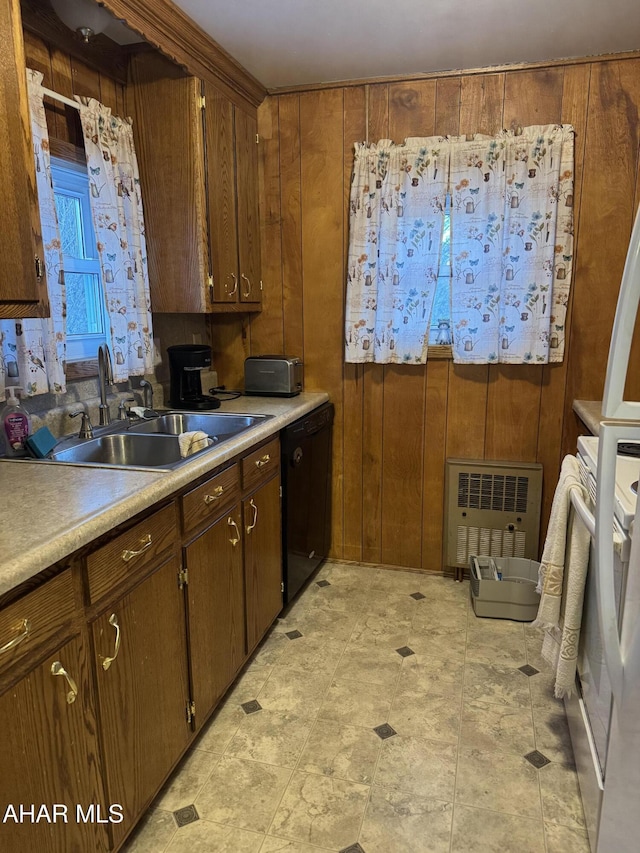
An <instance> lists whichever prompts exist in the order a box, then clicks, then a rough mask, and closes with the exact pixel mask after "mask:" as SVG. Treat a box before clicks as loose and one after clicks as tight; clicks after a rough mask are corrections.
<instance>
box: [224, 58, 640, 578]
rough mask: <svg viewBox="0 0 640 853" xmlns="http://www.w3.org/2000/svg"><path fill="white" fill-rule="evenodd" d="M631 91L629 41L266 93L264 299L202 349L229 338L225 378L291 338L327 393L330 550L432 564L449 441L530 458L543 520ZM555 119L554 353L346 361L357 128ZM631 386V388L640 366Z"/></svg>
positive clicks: (630, 131)
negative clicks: (541, 361)
mask: <svg viewBox="0 0 640 853" xmlns="http://www.w3.org/2000/svg"><path fill="white" fill-rule="evenodd" d="M639 107H640V60H639V59H637V58H624V57H623V56H620V57H614V58H613V59H612V60H609V61H585V62H584V63H568V64H566V65H555V66H552V67H548V68H531V69H526V68H525V69H522V68H519V69H517V70H516V69H514V70H509V71H505V72H500V73H486V74H482V73H481V74H468V75H465V74H464V73H462V74H458V75H451V76H448V77H438V78H433V79H421V80H420V81H417V82H416V81H406V82H397V81H393V82H384V81H382V82H379V83H375V84H370V85H362V86H354V87H342V88H336V87H334V88H326V89H320V90H314V91H308V92H299V93H298V92H296V93H288V94H281V95H277V96H271V97H268V98H267V100H266V101H265V102H264V103H263V105H262V106H261V107H260V109H259V124H260V128H259V129H260V134H261V137H262V147H263V150H262V154H263V163H262V172H261V177H262V199H261V202H262V244H263V270H262V273H263V280H264V310H263V312H262V314H261V315H260V316H257V317H255V318H252V319H251V321H250V323H249V328H247V324H246V323H245V324H244V327H243V328H242V329H240V327H239V326H238V327H237V330H236V333H235V334H234V332H233V328H232V327H230V326H229V323H233V322H235V323H236V324H238V322H239V321H238V320H235V321H234V320H231V321H226V322H227V325H226V326H225V327H224V330H222V329H219V328H218V327H219V323H218V321H216V320H215V319H214V320H213V321H212V334H213V340H214V349H215V341H216V340H217V339H218V340H219V341H220V342H222V340H224V344H223V345H222V346H219V347H218V349H219V351H220V353H221V354H222V353H223V352H224V353H225V358H226V363H225V366H224V373H226V375H227V376H229V377H232V380H233V381H234V382H239V381H240V380H241V376H242V358H243V357H244V355H246V354H248V353H250V352H251V353H252V354H260V353H265V352H272V353H277V352H280V353H284V352H286V353H287V354H293V355H300V356H301V357H302V358H303V359H304V363H305V384H306V388H307V389H310V390H313V389H323V390H326V391H328V392H329V394H330V395H331V398H332V400H333V401H334V403H335V405H336V422H335V439H334V469H333V547H332V553H333V555H334V556H335V557H338V558H343V559H348V560H362V561H364V562H369V563H379V562H382V563H385V564H388V565H396V566H406V567H412V568H422V569H426V570H430V571H441V570H442V568H443V561H442V538H443V537H442V522H443V487H444V474H445V460H446V458H447V457H451V456H457V457H467V458H484V459H507V460H515V461H525V462H533V461H538V462H541V463H542V464H543V466H544V500H543V531H542V532H543V534H544V531H545V530H546V523H547V520H548V515H549V510H550V505H551V500H552V497H553V490H554V488H555V483H556V480H557V475H558V471H559V466H560V462H561V459H562V456H563V454H564V453H565V452H571V451H572V450H575V438H576V435H577V434H578V424H577V420H576V418H575V416H574V415H573V413H572V410H571V404H572V401H573V399H574V398H575V399H591V400H597V399H600V398H601V396H602V390H603V383H604V367H605V364H606V359H607V353H608V343H609V337H610V332H611V327H612V322H613V314H614V309H615V304H616V299H617V292H618V288H619V282H620V276H621V273H622V267H623V263H624V258H625V255H626V249H627V245H628V241H629V236H630V233H631V226H632V223H633V215H634V211H635V209H636V206H637V202H638V186H639V184H640V174H639V171H638V150H639V144H638V143H639V139H638V135H639V128H640V125H639V123H638V108H639ZM367 120H368V126H367ZM555 122H565V123H571V124H573V125H574V127H575V129H576V147H575V152H576V172H577V177H576V187H575V214H576V236H577V240H576V263H575V278H574V285H573V297H572V302H571V305H570V314H569V317H570V320H569V329H568V349H567V357H566V358H565V361H564V363H563V364H560V365H553V366H534V365H523V366H509V365H485V366H458V365H454V364H453V363H452V362H448V361H435V360H434V361H431V362H429V364H428V365H427V366H426V367H424V366H423V367H419V366H408V365H407V366H404V365H403V366H386V367H385V366H381V365H366V366H362V365H358V366H356V365H345V364H344V362H343V316H344V292H345V284H344V282H345V268H346V264H345V258H346V250H347V240H348V212H347V211H348V207H347V201H348V193H349V184H350V177H351V168H352V162H353V143H354V142H356V141H358V140H363V139H365V138H367V137H368V138H369V140H371V141H375V140H378V139H380V138H390V139H392V140H394V141H401V140H402V139H404V138H405V137H407V136H428V135H432V134H457V133H471V132H483V133H495V132H496V131H498V130H499V129H500V128H502V127H513V126H516V125H531V124H547V123H555ZM241 332H242V337H241V334H240V333H241ZM229 353H234V355H233V356H232V357H229ZM639 355H640V352H636V364H640V360H639V359H638V356H639ZM222 380H223V381H225V376H224V375H223V376H222ZM630 390H631V393H633V394H636V395H637V394H640V371H637V372H635V373H634V377H633V379H632V381H631V389H630ZM636 399H639V397H637V396H636Z"/></svg>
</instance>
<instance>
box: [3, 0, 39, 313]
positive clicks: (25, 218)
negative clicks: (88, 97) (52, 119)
mask: <svg viewBox="0 0 640 853" xmlns="http://www.w3.org/2000/svg"><path fill="white" fill-rule="evenodd" d="M0 39H1V40H2V51H3V59H2V61H1V62H0V91H1V92H2V97H0V189H1V193H0V195H1V196H2V205H0V258H2V268H1V270H0V318H3V317H33V316H36V314H45V313H48V301H47V296H46V293H47V288H46V282H45V278H44V276H43V275H41V276H40V277H39V278H38V277H37V275H36V266H35V261H36V256H38V257H39V259H40V261H43V259H44V255H43V252H42V240H41V237H40V217H39V213H38V199H37V192H36V180H35V166H34V163H33V149H32V143H31V122H30V119H29V104H28V96H27V82H26V77H25V59H24V47H23V44H22V25H21V20H20V3H19V0H10V2H8V3H1V4H0ZM40 302H42V305H39V303H40Z"/></svg>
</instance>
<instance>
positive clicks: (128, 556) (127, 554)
mask: <svg viewBox="0 0 640 853" xmlns="http://www.w3.org/2000/svg"><path fill="white" fill-rule="evenodd" d="M140 542H141V543H142V548H138V550H137V551H123V552H122V559H123V560H124V561H125V563H128V562H129V560H133V558H134V557H139V556H140V554H142V553H143V551H146V550H147V548H150V547H151V534H150V533H147V535H146V536H144V537H143V538H142V539H141V540H140Z"/></svg>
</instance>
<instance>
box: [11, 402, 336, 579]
mask: <svg viewBox="0 0 640 853" xmlns="http://www.w3.org/2000/svg"><path fill="white" fill-rule="evenodd" d="M328 399H329V397H328V395H327V394H325V393H322V392H313V391H305V392H303V393H302V394H299V395H298V396H297V397H239V398H238V399H236V400H232V401H229V402H225V403H222V405H221V407H220V408H219V409H217V410H216V411H218V412H237V413H242V414H264V415H273V416H274V417H272V418H270V419H268V420H266V421H264V422H263V423H261V424H259V425H258V426H256V427H252V428H251V429H248V430H247V431H246V432H244V433H242V434H241V435H239V436H237V437H236V438H233V439H231V440H229V441H227V442H224V443H223V444H221V445H220V446H219V447H214V448H212V449H211V450H210V451H208V452H206V453H203V454H201V455H199V456H197V457H196V458H194V459H193V460H192V461H190V462H186V463H185V464H184V465H182V466H180V467H179V468H178V469H176V470H174V471H170V472H164V471H163V472H157V473H156V472H153V471H132V470H126V469H120V468H98V467H87V466H85V467H83V466H76V465H73V466H72V465H61V464H57V463H47V462H36V461H35V460H25V461H23V460H0V488H1V489H2V499H3V506H2V515H1V516H0V595H1V594H2V593H4V592H6V591H7V590H9V589H12V588H13V587H15V586H17V585H18V584H20V583H22V582H23V581H25V580H28V579H29V578H31V577H33V576H34V575H36V574H38V572H41V571H42V570H43V569H46V568H47V567H48V566H50V565H52V564H53V563H56V562H58V561H59V560H62V559H64V558H65V557H68V556H69V555H70V554H73V552H74V551H77V550H78V548H81V547H82V546H83V545H87V544H88V543H89V542H92V541H93V540H94V539H97V538H98V537H99V536H101V535H102V534H103V533H106V532H107V531H109V530H111V529H113V528H114V527H117V526H118V525H119V524H122V523H123V522H125V521H128V520H129V519H130V518H131V517H133V516H134V515H137V514H138V513H139V512H142V511H143V510H145V509H147V508H148V507H150V506H152V505H153V504H154V503H157V502H158V501H161V500H162V499H163V498H166V497H167V496H169V495H171V494H173V493H174V492H176V491H178V490H179V489H182V488H184V487H185V486H188V485H189V483H191V482H192V481H193V480H196V479H197V478H198V477H201V476H202V475H203V474H206V473H207V472H208V471H211V470H213V469H214V468H217V467H219V466H220V465H222V464H224V463H225V462H227V461H228V460H229V459H231V458H232V457H233V456H236V455H237V454H239V453H242V452H243V451H244V450H246V449H248V448H249V447H251V446H252V445H254V444H257V443H258V442H260V441H263V440H265V439H267V438H269V437H270V436H272V435H274V434H275V433H277V432H279V431H280V430H281V429H283V428H284V427H285V426H287V425H288V424H290V423H292V422H293V421H295V420H297V419H298V418H301V417H303V416H304V415H306V414H308V413H309V412H310V411H312V410H313V409H315V408H317V407H318V406H320V405H321V404H322V403H324V402H325V401H326V400H328Z"/></svg>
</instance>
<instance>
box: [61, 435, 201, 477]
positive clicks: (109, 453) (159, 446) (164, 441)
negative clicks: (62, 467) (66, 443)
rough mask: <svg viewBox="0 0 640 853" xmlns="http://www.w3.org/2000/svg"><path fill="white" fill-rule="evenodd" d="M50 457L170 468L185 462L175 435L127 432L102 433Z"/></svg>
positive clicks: (84, 461) (81, 462)
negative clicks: (132, 433) (133, 433)
mask: <svg viewBox="0 0 640 853" xmlns="http://www.w3.org/2000/svg"><path fill="white" fill-rule="evenodd" d="M202 452H203V451H200V453H202ZM194 455H195V454H194ZM188 458H189V459H192V458H193V457H188ZM51 459H52V460H53V461H54V462H68V463H71V464H76V465H87V464H89V465H119V466H126V467H133V468H156V469H159V468H173V467H175V466H176V465H179V464H180V463H182V462H186V461H187V460H186V459H183V458H182V457H181V456H180V447H179V445H178V438H177V436H171V435H131V434H130V433H127V432H119V433H112V434H110V435H102V436H100V437H99V438H93V439H89V440H88V441H83V442H80V443H79V444H74V445H73V446H72V447H67V448H65V449H64V450H58V451H54V452H53V453H52V455H51Z"/></svg>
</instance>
